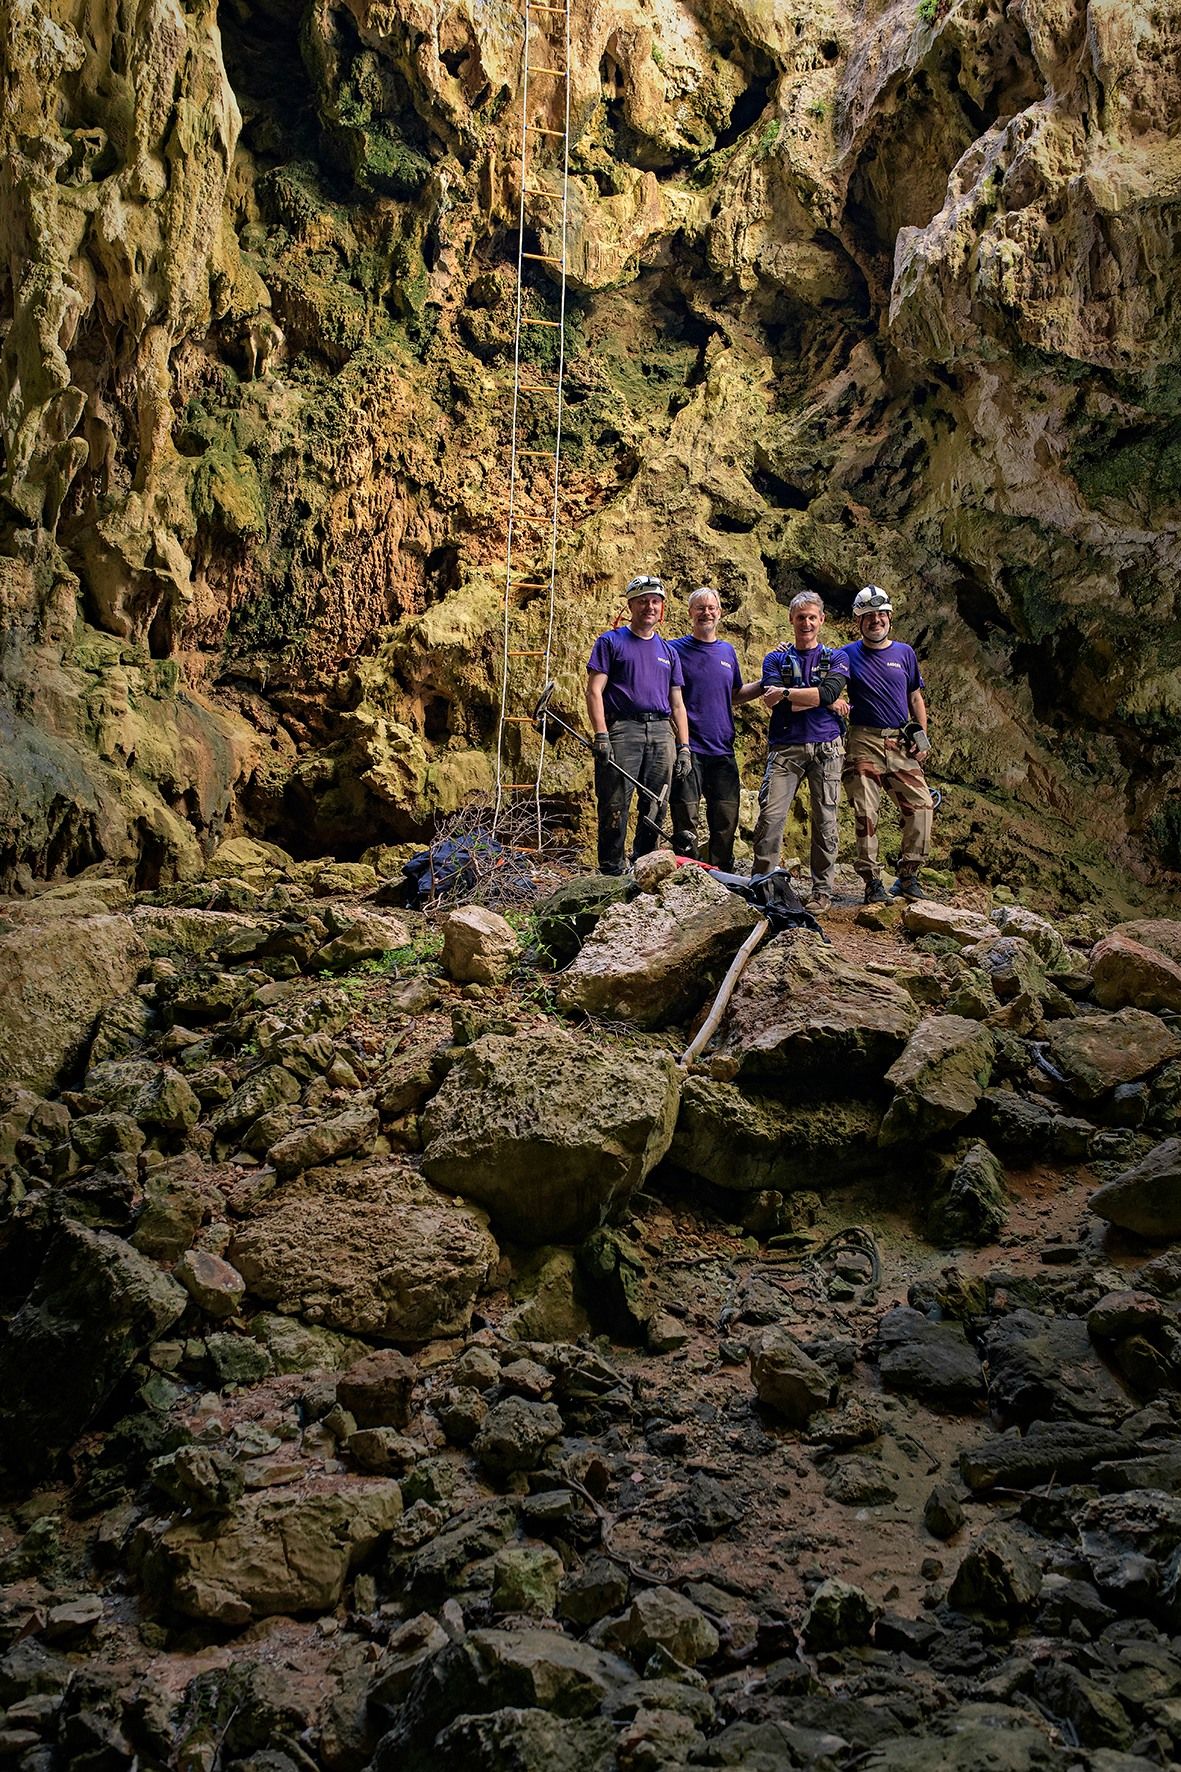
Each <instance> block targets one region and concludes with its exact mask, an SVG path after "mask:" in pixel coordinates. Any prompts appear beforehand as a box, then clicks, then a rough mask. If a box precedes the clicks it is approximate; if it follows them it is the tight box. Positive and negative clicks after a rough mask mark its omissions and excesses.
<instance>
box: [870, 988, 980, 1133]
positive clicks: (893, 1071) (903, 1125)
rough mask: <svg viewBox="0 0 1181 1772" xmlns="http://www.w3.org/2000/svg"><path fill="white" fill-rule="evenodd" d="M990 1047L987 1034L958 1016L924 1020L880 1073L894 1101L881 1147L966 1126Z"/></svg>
mask: <svg viewBox="0 0 1181 1772" xmlns="http://www.w3.org/2000/svg"><path fill="white" fill-rule="evenodd" d="M995 1051H996V1046H995V1041H994V1039H993V1036H992V1034H991V1033H990V1031H989V1030H988V1028H986V1027H984V1026H983V1025H982V1024H981V1023H980V1022H978V1021H969V1020H968V1019H967V1018H966V1017H965V1016H962V1015H929V1016H928V1017H927V1018H926V1020H925V1021H921V1022H920V1023H919V1025H918V1027H917V1028H916V1029H915V1031H914V1033H913V1034H912V1035H911V1036H910V1039H909V1040H908V1041H907V1043H906V1049H905V1051H904V1052H902V1053H901V1055H900V1056H899V1057H898V1058H896V1059H895V1060H894V1063H893V1064H892V1065H891V1066H890V1068H889V1070H888V1071H887V1072H886V1081H887V1082H888V1083H892V1084H893V1085H894V1099H893V1101H892V1102H891V1103H890V1106H889V1108H888V1109H887V1111H886V1117H885V1119H884V1120H883V1121H882V1129H881V1132H880V1134H879V1137H880V1140H881V1143H882V1144H883V1145H889V1144H900V1143H903V1142H905V1143H907V1144H911V1145H913V1144H921V1143H923V1142H925V1141H926V1140H927V1139H930V1138H937V1137H938V1136H939V1134H940V1133H941V1132H947V1131H950V1129H951V1128H952V1127H953V1126H958V1125H959V1124H960V1121H961V1120H966V1119H967V1117H968V1115H969V1114H970V1113H971V1112H972V1110H973V1109H974V1108H975V1106H976V1103H977V1102H978V1101H979V1100H980V1097H981V1095H982V1094H983V1092H984V1090H985V1089H987V1087H988V1084H989V1081H990V1079H991V1077H992V1063H993V1058H994V1056H995Z"/></svg>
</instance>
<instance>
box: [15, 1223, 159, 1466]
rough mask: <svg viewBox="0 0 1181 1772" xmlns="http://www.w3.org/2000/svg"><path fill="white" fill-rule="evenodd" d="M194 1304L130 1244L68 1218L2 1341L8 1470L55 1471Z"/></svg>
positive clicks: (50, 1247) (50, 1246) (47, 1252)
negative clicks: (116, 1391) (159, 1339)
mask: <svg viewBox="0 0 1181 1772" xmlns="http://www.w3.org/2000/svg"><path fill="white" fill-rule="evenodd" d="M186 1303H187V1294H186V1293H185V1292H184V1291H183V1289H182V1288H181V1287H180V1286H178V1285H177V1284H176V1282H175V1281H174V1280H171V1279H169V1278H168V1276H167V1275H166V1274H164V1273H162V1272H161V1271H160V1269H159V1268H158V1267H156V1266H155V1264H154V1263H153V1262H151V1261H149V1260H147V1258H146V1257H145V1256H143V1255H140V1254H139V1253H138V1251H137V1250H135V1249H133V1248H132V1247H131V1246H130V1244H128V1243H125V1242H123V1240H122V1239H121V1238H119V1237H113V1236H111V1235H109V1234H108V1233H107V1232H106V1231H91V1230H85V1229H83V1227H82V1226H81V1225H76V1224H72V1223H71V1222H70V1221H69V1220H66V1221H65V1222H64V1223H63V1224H62V1225H61V1226H60V1227H59V1228H58V1230H57V1232H56V1233H55V1235H54V1237H53V1240H52V1242H51V1243H50V1245H49V1248H48V1250H47V1251H46V1254H45V1258H44V1260H43V1261H42V1264H41V1267H40V1270H39V1272H38V1273H37V1275H36V1278H35V1280H34V1281H33V1284H32V1289H31V1291H30V1292H29V1295H28V1297H27V1299H26V1300H25V1302H24V1303H23V1304H22V1305H21V1307H20V1309H19V1310H18V1311H17V1312H16V1314H15V1315H14V1316H13V1317H12V1319H11V1320H10V1322H9V1324H8V1327H7V1332H6V1334H5V1336H4V1339H3V1341H2V1342H0V1468H3V1469H5V1470H6V1471H7V1472H8V1473H10V1474H12V1473H21V1474H27V1475H30V1476H43V1475H46V1474H48V1472H49V1471H51V1470H52V1468H53V1465H54V1462H55V1460H56V1458H57V1457H58V1455H59V1454H60V1453H62V1452H64V1451H65V1450H66V1449H67V1448H68V1447H69V1446H70V1445H71V1444H72V1443H73V1441H74V1440H75V1439H76V1438H77V1436H78V1435H79V1434H80V1433H81V1432H82V1430H83V1429H84V1428H85V1427H86V1426H87V1424H88V1423H89V1422H90V1421H91V1420H92V1419H93V1417H94V1415H95V1414H96V1413H97V1411H98V1410H99V1409H100V1408H101V1406H102V1405H103V1403H105V1401H106V1400H107V1398H108V1397H109V1396H110V1395H111V1393H112V1392H113V1391H114V1389H115V1387H116V1385H117V1384H118V1383H119V1381H120V1379H122V1378H123V1376H124V1374H125V1373H126V1372H128V1371H129V1370H130V1368H131V1366H132V1364H133V1362H134V1361H135V1360H136V1359H137V1358H138V1356H139V1355H140V1354H141V1353H142V1352H143V1351H144V1349H145V1348H147V1347H149V1346H150V1345H151V1343H152V1342H153V1341H154V1340H156V1338H157V1337H158V1336H159V1335H161V1334H162V1333H163V1332H164V1330H166V1329H168V1328H170V1327H171V1326H172V1324H173V1323H175V1322H176V1321H177V1319H178V1318H179V1317H180V1315H181V1313H182V1312H183V1310H184V1308H185V1305H186Z"/></svg>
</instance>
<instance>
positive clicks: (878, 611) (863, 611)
mask: <svg viewBox="0 0 1181 1772" xmlns="http://www.w3.org/2000/svg"><path fill="white" fill-rule="evenodd" d="M893 613H894V605H893V604H892V603H891V601H890V599H889V597H888V595H887V594H886V592H885V591H883V589H882V587H881V585H866V586H865V587H864V588H863V589H862V590H860V591H858V593H857V595H856V596H855V597H854V599H853V620H854V621H860V620H861V617H862V616H863V615H893Z"/></svg>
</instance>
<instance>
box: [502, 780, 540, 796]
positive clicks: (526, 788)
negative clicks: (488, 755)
mask: <svg viewBox="0 0 1181 1772" xmlns="http://www.w3.org/2000/svg"><path fill="white" fill-rule="evenodd" d="M504 785H505V787H506V788H507V789H508V790H509V793H510V794H521V793H525V794H535V793H536V792H537V783H536V782H535V781H506V782H505V784H504Z"/></svg>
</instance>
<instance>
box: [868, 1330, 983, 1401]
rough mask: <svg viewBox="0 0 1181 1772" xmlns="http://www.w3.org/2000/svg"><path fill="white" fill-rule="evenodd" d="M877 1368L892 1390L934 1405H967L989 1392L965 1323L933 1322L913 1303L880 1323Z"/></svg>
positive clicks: (888, 1388) (885, 1383)
mask: <svg viewBox="0 0 1181 1772" xmlns="http://www.w3.org/2000/svg"><path fill="white" fill-rule="evenodd" d="M878 1369H879V1371H880V1372H881V1376H882V1383H883V1385H884V1386H885V1387H886V1389H887V1390H893V1391H902V1392H904V1393H905V1394H906V1395H907V1396H911V1397H921V1398H922V1399H923V1401H924V1402H926V1403H929V1404H930V1405H932V1407H934V1408H944V1409H962V1408H964V1407H966V1406H967V1405H968V1404H971V1403H975V1402H977V1401H978V1400H979V1399H980V1398H982V1397H983V1396H984V1373H983V1371H982V1370H981V1366H980V1358H979V1355H978V1354H977V1353H976V1350H975V1348H973V1346H972V1344H971V1343H970V1342H969V1340H968V1338H967V1336H966V1335H965V1334H964V1330H963V1327H962V1325H961V1324H959V1323H954V1322H948V1323H936V1322H932V1321H931V1320H930V1318H929V1317H925V1316H924V1315H923V1314H922V1312H921V1311H916V1310H911V1309H910V1307H909V1306H908V1305H898V1306H897V1307H896V1308H895V1309H893V1310H889V1311H887V1312H886V1314H885V1316H884V1317H883V1318H882V1320H881V1322H880V1323H879V1324H878Z"/></svg>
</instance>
